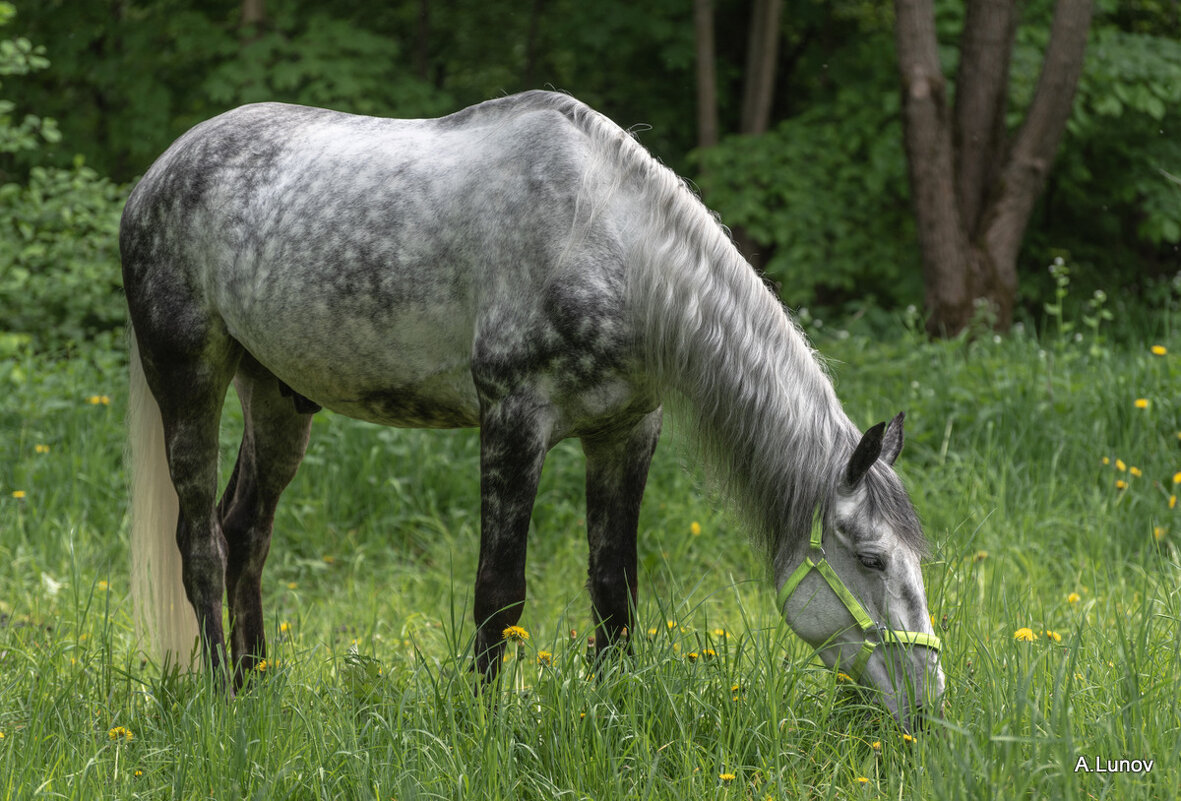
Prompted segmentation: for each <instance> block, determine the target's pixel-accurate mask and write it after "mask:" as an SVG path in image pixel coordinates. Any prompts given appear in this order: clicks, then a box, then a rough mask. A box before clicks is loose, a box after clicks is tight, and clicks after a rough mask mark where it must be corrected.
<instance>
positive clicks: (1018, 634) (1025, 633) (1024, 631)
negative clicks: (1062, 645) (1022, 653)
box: [1013, 626, 1037, 642]
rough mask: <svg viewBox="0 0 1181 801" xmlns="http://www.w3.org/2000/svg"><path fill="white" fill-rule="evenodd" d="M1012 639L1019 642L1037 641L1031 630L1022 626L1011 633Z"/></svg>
mask: <svg viewBox="0 0 1181 801" xmlns="http://www.w3.org/2000/svg"><path fill="white" fill-rule="evenodd" d="M1013 639H1014V640H1018V641H1020V642H1033V641H1034V640H1036V639H1037V635H1036V634H1034V633H1033V629H1031V628H1029V627H1028V626H1023V627H1021V628H1019V629H1017V630H1016V631H1015V632H1013Z"/></svg>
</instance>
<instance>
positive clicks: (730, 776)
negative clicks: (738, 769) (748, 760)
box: [718, 773, 738, 784]
mask: <svg viewBox="0 0 1181 801" xmlns="http://www.w3.org/2000/svg"><path fill="white" fill-rule="evenodd" d="M718 778H719V779H721V780H722V781H723V782H725V783H726V784H729V783H730V782H732V781H734V780H735V779H736V778H738V777H737V776H735V775H734V774H733V773H719V774H718Z"/></svg>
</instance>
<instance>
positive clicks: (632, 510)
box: [582, 409, 661, 657]
mask: <svg viewBox="0 0 1181 801" xmlns="http://www.w3.org/2000/svg"><path fill="white" fill-rule="evenodd" d="M660 425H661V411H660V409H657V410H656V411H654V412H651V413H650V414H648V415H647V416H646V417H643V418H642V419H641V420H640V421H639V422H638V423H637V424H636V425H634V426H632V427H631V428H624V429H616V430H612V431H611V432H610V433H608V434H605V435H601V436H598V437H589V436H588V437H583V438H582V449H583V452H584V453H585V454H586V533H587V541H588V544H589V546H590V561H589V565H588V570H587V587H588V589H589V590H590V596H591V605H592V607H593V614H594V619H595V647H596V651H597V653H598V656H599V657H602V655H603V653H604V652H605V651H606V649H608V648H610V647H611V646H612V645H613V644H614V643H616V642H617V641H618V640H619V638H620V635H621V634H622V632H623V631H624V630H625V629H626V630H629V631H630V630H631V629H632V627H633V626H634V620H633V617H634V610H635V605H636V529H637V528H638V527H639V522H640V500H641V499H642V498H643V495H644V485H645V484H646V482H647V480H648V467H649V466H650V465H651V463H652V454H653V453H654V452H655V450H656V441H657V439H658V438H659V437H660Z"/></svg>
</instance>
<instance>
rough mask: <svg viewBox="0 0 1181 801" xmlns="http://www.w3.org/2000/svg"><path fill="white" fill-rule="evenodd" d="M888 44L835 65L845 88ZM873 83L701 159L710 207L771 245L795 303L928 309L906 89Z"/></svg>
mask: <svg viewBox="0 0 1181 801" xmlns="http://www.w3.org/2000/svg"><path fill="white" fill-rule="evenodd" d="M880 45H881V41H880V39H879V40H877V41H875V40H872V39H867V40H866V42H865V43H864V45H863V50H862V52H861V54H860V58H854V59H851V61H850V62H847V63H844V64H841V63H835V64H833V65H832V69H833V71H834V78H835V79H836V80H837V81H838V83H839V84H840V83H841V82H842V78H841V77H840V76H841V74H852V73H854V72H856V71H857V70H858V69H860V68H861V67H863V66H864V65H865V64H867V63H868V62H869V61H870V60H872V58H873V57H874V55H875V54H878V53H880ZM866 83H869V82H868V81H867V82H866ZM872 83H873V89H872V90H868V89H867V87H866V86H864V85H863V86H859V87H857V88H856V89H852V88H849V89H840V90H837V91H836V92H835V94H833V95H832V96H831V97H830V99H829V100H828V101H827V102H818V103H816V104H815V105H813V106H812V107H811V108H809V109H808V110H806V111H804V112H802V113H800V114H798V115H796V116H794V117H791V118H790V119H788V120H785V121H784V122H782V123H780V124H779V125H778V126H777V127H776V128H775V129H774V130H773V131H771V132H769V133H768V134H766V135H764V136H760V137H748V136H732V137H729V138H728V139H726V140H725V141H724V142H722V143H721V144H720V145H719V146H718V147H716V148H713V149H711V150H709V151H706V152H703V153H700V154H699V165H700V170H701V177H700V179H699V181H700V184H701V186H702V189H703V192H704V196H705V199H706V201H707V203H709V204H710V205H711V206H713V207H714V208H716V209H718V210H719V211H720V212H721V215H722V219H723V220H724V221H725V222H726V223H727V224H729V225H732V226H741V227H742V228H744V229H745V230H746V232H747V233H748V234H749V235H750V236H751V237H752V238H753V239H755V240H756V241H757V242H759V243H760V244H762V245H764V246H766V247H769V248H770V253H771V257H770V259H769V260H768V261H767V262H766V264H765V269H766V272H767V274H768V275H769V276H770V277H771V278H773V279H774V280H775V281H777V282H779V283H781V284H782V286H783V292H784V295H785V297H787V298H789V299H790V302H791V303H793V304H797V303H803V304H812V303H816V302H817V301H820V302H821V303H824V304H826V305H838V304H840V303H842V302H844V301H849V300H856V301H857V302H858V303H864V304H866V305H870V306H872V305H875V304H880V305H883V306H885V307H887V308H892V307H897V306H900V305H906V304H912V303H919V302H920V301H921V297H922V283H921V270H920V268H919V263H918V253H917V245H916V243H915V233H914V222H913V218H912V215H911V211H910V200H909V192H908V187H907V176H906V161H905V157H904V155H903V147H902V128H901V123H900V120H899V116H898V107H899V98H898V91H897V87H896V86H895V84H894V82H893V79H892V76H888V75H887V76H883V78H882V79H880V80H877V81H874V82H872Z"/></svg>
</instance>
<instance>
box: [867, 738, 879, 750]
mask: <svg viewBox="0 0 1181 801" xmlns="http://www.w3.org/2000/svg"><path fill="white" fill-rule="evenodd" d="M869 747H870V748H872V749H873V750H875V751H881V750H882V741H881V740H874V741H873V742H872V743H870V744H869Z"/></svg>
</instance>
